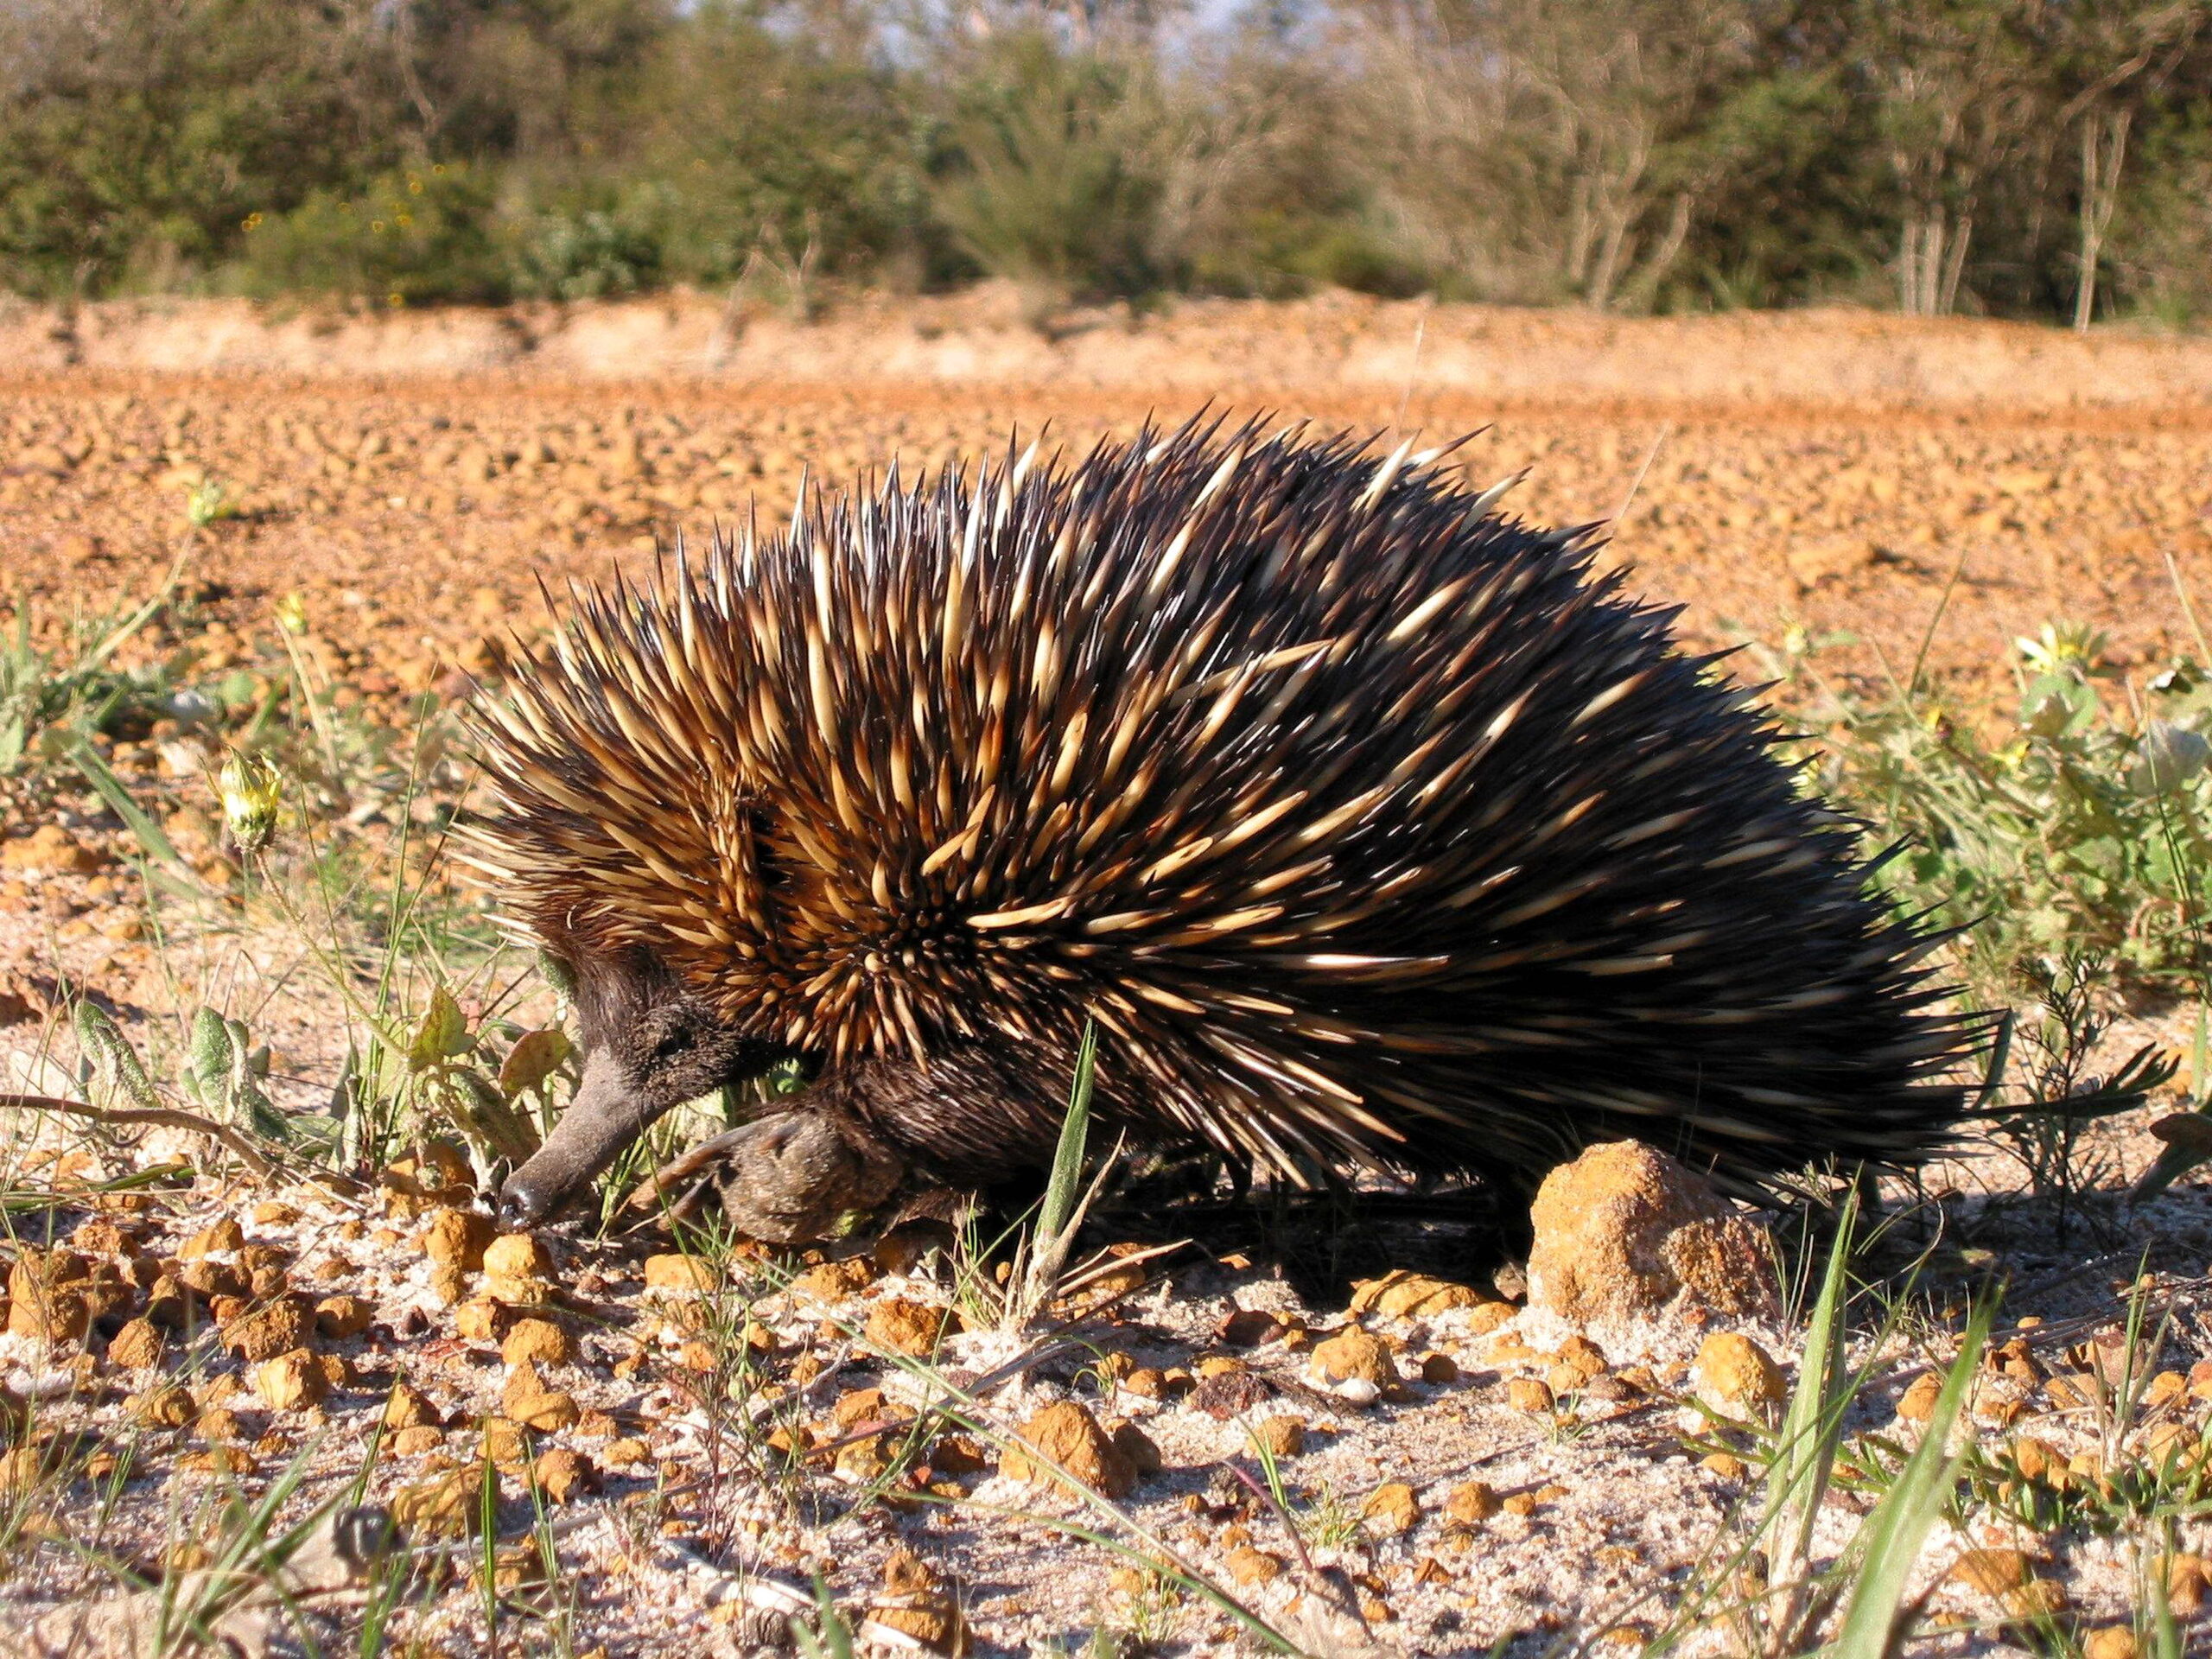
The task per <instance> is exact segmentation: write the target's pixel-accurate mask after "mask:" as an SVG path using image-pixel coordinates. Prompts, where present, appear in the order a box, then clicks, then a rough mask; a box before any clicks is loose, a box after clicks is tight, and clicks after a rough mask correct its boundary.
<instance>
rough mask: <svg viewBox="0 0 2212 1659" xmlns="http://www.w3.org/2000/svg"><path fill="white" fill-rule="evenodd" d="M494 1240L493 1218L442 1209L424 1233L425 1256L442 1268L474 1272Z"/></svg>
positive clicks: (431, 1218) (472, 1212)
mask: <svg viewBox="0 0 2212 1659" xmlns="http://www.w3.org/2000/svg"><path fill="white" fill-rule="evenodd" d="M492 1239H493V1231H492V1218H491V1217H489V1216H480V1215H478V1214H477V1213H476V1212H475V1211H474V1210H454V1209H451V1208H446V1209H441V1210H439V1211H436V1212H435V1214H433V1215H432V1216H431V1217H430V1224H429V1227H428V1228H427V1229H426V1230H424V1232H423V1254H424V1255H427V1256H429V1258H430V1260H431V1261H433V1262H436V1263H437V1264H438V1265H439V1266H441V1267H449V1268H459V1269H461V1271H462V1272H463V1273H474V1272H477V1271H479V1270H480V1269H481V1268H482V1267H483V1266H484V1252H485V1250H486V1249H487V1248H488V1247H489V1246H490V1244H491V1243H492Z"/></svg>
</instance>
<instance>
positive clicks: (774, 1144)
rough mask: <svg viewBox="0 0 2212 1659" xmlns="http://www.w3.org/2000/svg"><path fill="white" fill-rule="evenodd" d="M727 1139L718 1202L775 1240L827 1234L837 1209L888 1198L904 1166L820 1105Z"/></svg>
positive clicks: (869, 1206) (747, 1228)
mask: <svg viewBox="0 0 2212 1659" xmlns="http://www.w3.org/2000/svg"><path fill="white" fill-rule="evenodd" d="M728 1139H729V1141H730V1143H731V1144H730V1145H729V1146H728V1149H727V1150H726V1151H725V1152H724V1153H723V1154H722V1155H721V1157H720V1158H719V1159H718V1160H717V1161H716V1166H715V1175H714V1181H715V1191H716V1192H717V1193H718V1194H719V1195H720V1197H721V1204H722V1210H723V1211H724V1213H726V1214H727V1215H728V1217H729V1220H730V1224H731V1225H733V1226H734V1227H735V1228H736V1229H737V1230H739V1231H740V1232H742V1233H745V1234H747V1235H749V1236H752V1237H753V1238H758V1239H764V1240H766V1241H767V1242H768V1243H772V1244H799V1243H807V1242H808V1241H810V1240H812V1239H817V1238H821V1237H823V1236H826V1235H827V1234H828V1233H829V1230H830V1229H831V1228H832V1227H833V1226H834V1225H835V1224H836V1221H837V1219H838V1217H841V1216H843V1215H846V1214H848V1213H849V1212H850V1211H855V1210H873V1209H874V1208H875V1207H876V1205H880V1204H881V1203H882V1202H883V1201H884V1200H885V1199H887V1198H889V1197H890V1196H891V1195H892V1193H893V1192H896V1191H897V1190H898V1187H899V1183H900V1181H901V1180H902V1179H905V1176H906V1166H905V1164H904V1162H903V1161H902V1160H899V1159H898V1158H897V1157H895V1156H894V1155H893V1154H891V1153H890V1152H889V1151H888V1149H887V1148H886V1147H884V1146H883V1145H882V1143H881V1142H880V1141H876V1140H875V1139H874V1137H872V1136H868V1135H856V1134H853V1133H850V1132H849V1126H841V1125H840V1124H839V1123H837V1122H835V1121H834V1120H833V1119H832V1118H831V1117H830V1116H827V1115H825V1114H823V1113H820V1112H814V1111H804V1110H801V1111H791V1112H779V1113H778V1114H777V1115H776V1116H773V1117H764V1118H762V1119H761V1120H760V1122H757V1123H751V1124H747V1126H746V1127H745V1128H742V1129H740V1130H738V1131H736V1132H735V1133H734V1135H731V1136H730V1137H728Z"/></svg>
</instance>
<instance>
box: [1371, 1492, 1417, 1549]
mask: <svg viewBox="0 0 2212 1659" xmlns="http://www.w3.org/2000/svg"><path fill="white" fill-rule="evenodd" d="M1359 1518H1360V1520H1361V1521H1362V1522H1363V1523H1364V1524H1365V1526H1366V1528H1367V1529H1368V1530H1369V1531H1370V1532H1371V1533H1375V1534H1376V1535H1378V1536H1381V1537H1384V1538H1395V1537H1396V1536H1397V1535H1399V1534H1400V1533H1402V1532H1411V1531H1412V1530H1413V1529H1414V1522H1417V1521H1419V1520H1420V1519H1421V1500H1420V1499H1419V1498H1417V1497H1414V1489H1413V1488H1412V1487H1411V1486H1408V1484H1406V1483H1405V1482H1404V1481H1402V1480H1391V1481H1385V1482H1384V1483H1383V1484H1382V1485H1380V1486H1377V1487H1376V1489H1375V1490H1374V1491H1372V1492H1370V1493H1369V1494H1368V1497H1367V1501H1366V1502H1365V1503H1363V1504H1361V1505H1360V1506H1359Z"/></svg>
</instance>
